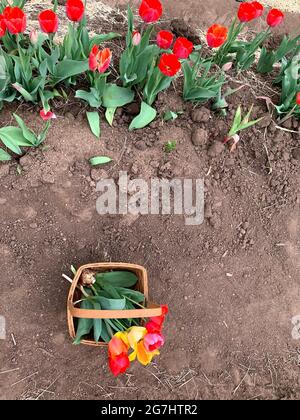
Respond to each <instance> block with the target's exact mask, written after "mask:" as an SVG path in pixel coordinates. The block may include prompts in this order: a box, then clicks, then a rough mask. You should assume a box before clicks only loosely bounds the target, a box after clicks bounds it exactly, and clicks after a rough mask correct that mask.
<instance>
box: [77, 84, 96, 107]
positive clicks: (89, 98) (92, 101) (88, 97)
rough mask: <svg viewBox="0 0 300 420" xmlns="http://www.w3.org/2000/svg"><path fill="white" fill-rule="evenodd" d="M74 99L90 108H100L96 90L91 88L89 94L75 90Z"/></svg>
mask: <svg viewBox="0 0 300 420" xmlns="http://www.w3.org/2000/svg"><path fill="white" fill-rule="evenodd" d="M75 98H79V99H82V100H84V101H86V102H87V103H88V104H89V105H90V106H91V107H92V108H100V106H101V99H100V98H99V95H97V91H96V89H93V88H91V90H90V92H86V91H85V90H77V91H76V94H75Z"/></svg>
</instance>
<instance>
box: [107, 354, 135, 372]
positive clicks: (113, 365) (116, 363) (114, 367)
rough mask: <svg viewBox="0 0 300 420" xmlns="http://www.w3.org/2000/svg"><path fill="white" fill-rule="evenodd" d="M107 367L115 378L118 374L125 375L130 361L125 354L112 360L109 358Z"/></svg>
mask: <svg viewBox="0 0 300 420" xmlns="http://www.w3.org/2000/svg"><path fill="white" fill-rule="evenodd" d="M108 365H109V368H110V370H111V372H112V373H113V374H114V375H115V376H117V375H119V374H120V373H125V372H126V370H127V369H128V368H129V366H130V361H129V358H128V356H127V354H125V353H123V354H120V355H119V356H116V357H114V358H111V357H109V359H108Z"/></svg>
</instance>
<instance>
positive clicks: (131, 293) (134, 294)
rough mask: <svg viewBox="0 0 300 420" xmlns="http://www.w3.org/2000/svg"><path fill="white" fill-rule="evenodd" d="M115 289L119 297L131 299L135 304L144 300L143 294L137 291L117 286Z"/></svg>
mask: <svg viewBox="0 0 300 420" xmlns="http://www.w3.org/2000/svg"><path fill="white" fill-rule="evenodd" d="M115 289H116V291H117V292H118V293H119V294H120V295H121V296H126V297H129V299H132V300H134V301H135V302H137V303H141V302H144V300H145V296H144V294H143V293H141V292H139V291H137V290H132V289H127V288H125V287H118V286H115Z"/></svg>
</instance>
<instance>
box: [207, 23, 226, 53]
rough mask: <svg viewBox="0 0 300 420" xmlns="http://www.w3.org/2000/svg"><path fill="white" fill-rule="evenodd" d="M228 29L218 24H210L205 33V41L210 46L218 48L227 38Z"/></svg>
mask: <svg viewBox="0 0 300 420" xmlns="http://www.w3.org/2000/svg"><path fill="white" fill-rule="evenodd" d="M227 35H228V29H227V28H225V26H221V25H218V24H214V25H212V26H211V27H210V28H209V29H208V31H207V34H206V39H207V43H208V45H209V46H210V47H211V48H218V47H220V46H221V45H223V44H224V42H225V41H226V39H227Z"/></svg>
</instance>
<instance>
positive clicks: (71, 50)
mask: <svg viewBox="0 0 300 420" xmlns="http://www.w3.org/2000/svg"><path fill="white" fill-rule="evenodd" d="M24 3H25V2H24V1H23V0H14V1H13V2H12V4H11V3H10V5H7V2H6V1H2V3H1V6H0V11H1V12H2V13H1V14H0V39H1V40H0V45H1V57H0V58H1V66H2V68H3V74H4V76H2V78H1V79H0V103H1V104H4V103H5V102H13V101H15V100H25V101H27V102H32V103H37V104H38V103H40V104H41V105H42V109H41V111H40V116H41V118H42V119H43V120H45V121H50V120H51V119H54V118H55V114H54V112H53V111H52V110H51V108H52V106H51V103H52V101H53V100H54V98H57V97H61V98H63V97H64V96H66V95H67V93H66V91H67V90H68V88H69V87H71V86H75V87H76V85H77V84H78V79H79V77H80V78H82V77H84V79H85V84H86V85H88V89H87V90H85V89H77V90H76V95H75V96H76V98H78V100H83V101H85V102H87V104H88V105H89V107H90V108H91V110H90V111H88V112H87V120H88V122H89V124H90V127H91V130H92V132H93V133H94V134H95V136H96V137H99V136H100V133H101V129H100V114H99V110H102V109H103V110H104V114H105V117H106V119H107V121H108V123H109V124H112V122H113V119H114V115H115V112H116V110H117V109H118V108H120V107H124V106H126V105H128V104H130V103H132V102H133V101H135V100H136V98H137V97H138V98H139V102H140V113H139V114H138V115H137V116H136V117H135V118H133V120H132V121H131V123H130V125H129V130H136V129H141V128H144V127H145V126H147V125H148V124H150V123H151V122H152V121H153V120H154V119H155V118H156V117H157V109H156V108H155V101H156V99H157V95H158V94H159V93H160V92H162V91H164V90H166V89H168V88H169V87H170V86H171V84H172V83H173V82H175V81H176V79H177V78H178V76H179V75H180V74H183V77H184V87H183V92H182V94H183V98H184V100H186V101H192V102H194V103H195V104H202V103H204V102H207V101H211V102H212V106H213V109H214V110H215V111H217V112H221V113H222V114H223V115H226V107H227V105H226V96H227V94H228V92H227V91H225V90H224V86H225V85H226V83H227V73H228V71H229V70H230V69H231V68H232V67H234V69H235V70H236V71H238V72H241V71H245V70H247V69H249V68H250V67H253V66H256V70H257V71H258V72H260V73H269V72H272V71H273V69H274V66H275V65H277V64H280V65H281V70H280V72H279V74H278V75H277V76H276V78H275V81H274V83H276V84H278V85H281V87H282V94H281V99H280V103H278V104H273V106H274V110H276V111H277V113H279V114H283V117H284V118H285V119H286V118H290V117H291V116H292V115H296V116H297V115H299V113H300V110H299V101H298V100H296V98H297V94H298V91H299V76H295V75H298V73H299V61H298V60H297V59H296V57H297V54H298V51H299V48H300V47H299V39H300V37H299V36H298V37H295V38H289V37H285V38H284V39H283V40H282V43H281V45H280V46H279V48H278V49H276V50H273V51H268V50H267V49H266V48H265V47H264V46H263V45H264V43H265V41H266V40H267V39H268V38H269V37H270V36H272V28H274V27H276V26H278V25H280V24H281V22H282V20H283V19H284V14H283V13H282V12H281V11H280V10H278V9H271V10H270V11H269V12H268V13H267V16H266V18H265V17H264V12H265V11H264V7H263V6H262V5H261V4H260V3H259V2H257V1H254V2H246V3H242V4H240V6H239V8H238V12H237V16H236V17H235V18H234V19H233V22H232V24H231V26H230V27H229V28H226V27H224V26H222V25H219V24H217V23H214V24H213V25H211V26H210V27H209V29H208V30H207V35H206V38H207V44H208V46H209V47H210V48H211V53H210V54H209V55H207V54H203V52H202V50H203V48H202V45H194V44H193V43H192V42H191V41H190V40H188V39H187V38H185V37H179V38H177V39H176V38H175V36H174V35H173V34H172V33H171V32H170V31H168V30H161V31H158V32H156V30H155V24H156V23H157V22H158V21H159V20H160V18H161V16H162V14H163V6H162V3H161V2H160V0H143V1H142V2H141V4H140V7H139V9H138V13H139V16H140V18H141V19H142V21H143V22H144V23H143V24H142V25H140V24H139V23H138V24H137V23H136V19H135V17H134V15H133V12H132V10H131V8H130V7H128V31H127V36H126V42H125V47H124V50H123V51H122V54H121V58H120V61H119V63H115V65H114V68H115V69H116V70H117V72H115V71H114V73H113V74H112V73H111V72H109V69H110V67H111V66H112V63H113V59H114V51H113V50H111V49H110V48H107V47H103V46H102V44H103V43H104V42H105V41H108V40H112V39H114V38H116V37H120V35H119V34H117V33H113V32H111V33H109V34H106V35H105V34H96V35H93V36H91V35H90V34H89V31H88V25H87V19H86V16H85V5H84V3H83V2H82V1H81V0H68V1H67V2H66V16H67V18H68V19H69V22H70V24H69V26H68V31H67V33H66V35H65V36H64V38H63V40H62V42H57V40H56V33H57V30H58V27H59V24H60V22H59V19H58V16H57V14H56V10H57V2H54V6H53V10H50V9H49V10H44V11H42V12H41V13H40V14H39V16H38V21H39V26H40V32H38V31H36V30H33V31H32V32H31V33H30V34H29V36H28V35H27V34H26V26H27V17H26V14H25V13H24V12H23V10H22V8H23V6H24ZM262 18H263V19H266V30H264V31H261V32H260V33H259V34H257V35H256V36H255V37H254V38H253V39H250V40H248V41H244V40H242V39H241V38H240V34H241V32H242V31H244V30H245V29H246V25H247V23H248V22H250V21H253V20H255V19H262ZM155 32H156V33H155ZM257 58H258V60H257ZM181 72H182V73H181ZM233 93H234V92H230V94H233ZM269 103H272V101H271V100H269ZM244 128H247V127H244ZM10 130H11V129H10ZM20 130H21V131H20ZM20 130H18V138H17V139H16V138H15V137H14V136H13V135H11V134H10V132H7V130H6V132H2V133H1V132H0V138H1V140H2V143H3V144H4V146H5V149H1V151H0V159H1V160H9V159H10V158H11V155H10V153H9V151H10V152H13V153H15V154H17V155H18V154H19V155H20V154H21V153H22V151H21V149H20V146H21V147H22V146H23V147H27V146H31V144H30V141H29V140H28V138H27V137H28V135H27V127H26V124H25V123H24V125H23V127H20ZM14 131H15V130H14ZM228 137H230V136H228ZM228 137H227V138H226V139H225V140H224V141H228ZM235 144H236V139H234V145H235ZM231 150H234V148H232V144H231Z"/></svg>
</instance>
